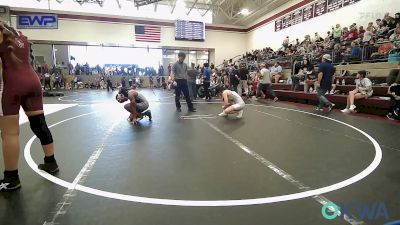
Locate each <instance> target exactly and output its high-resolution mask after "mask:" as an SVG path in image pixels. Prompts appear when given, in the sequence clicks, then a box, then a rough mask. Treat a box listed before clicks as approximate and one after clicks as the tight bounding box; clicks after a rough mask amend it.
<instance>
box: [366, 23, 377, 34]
mask: <svg viewBox="0 0 400 225" xmlns="http://www.w3.org/2000/svg"><path fill="white" fill-rule="evenodd" d="M368 28H369V29H370V31H371V32H372V33H373V34H375V33H376V30H377V29H376V27H375V26H374V23H373V22H369V23H368V27H367V29H366V30H368Z"/></svg>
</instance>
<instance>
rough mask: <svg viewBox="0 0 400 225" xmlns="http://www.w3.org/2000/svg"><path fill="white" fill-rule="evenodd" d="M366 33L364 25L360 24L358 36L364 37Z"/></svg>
mask: <svg viewBox="0 0 400 225" xmlns="http://www.w3.org/2000/svg"><path fill="white" fill-rule="evenodd" d="M364 33H365V30H364V27H363V26H360V28H358V37H360V38H362V37H364Z"/></svg>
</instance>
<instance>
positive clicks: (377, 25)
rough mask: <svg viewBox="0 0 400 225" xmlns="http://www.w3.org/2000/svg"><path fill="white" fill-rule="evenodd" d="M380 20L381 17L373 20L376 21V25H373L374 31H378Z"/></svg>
mask: <svg viewBox="0 0 400 225" xmlns="http://www.w3.org/2000/svg"><path fill="white" fill-rule="evenodd" d="M381 22H382V20H381V19H376V21H375V23H376V25H375V28H376V31H378V28H379V27H380V26H381Z"/></svg>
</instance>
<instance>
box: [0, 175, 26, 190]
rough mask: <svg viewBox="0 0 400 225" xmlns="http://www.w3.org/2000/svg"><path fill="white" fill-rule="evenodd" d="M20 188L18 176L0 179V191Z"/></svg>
mask: <svg viewBox="0 0 400 225" xmlns="http://www.w3.org/2000/svg"><path fill="white" fill-rule="evenodd" d="M19 188H21V183H20V181H19V177H4V179H3V180H0V192H7V191H15V190H17V189H19Z"/></svg>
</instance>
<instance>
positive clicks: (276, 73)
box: [270, 61, 282, 84]
mask: <svg viewBox="0 0 400 225" xmlns="http://www.w3.org/2000/svg"><path fill="white" fill-rule="evenodd" d="M270 71H271V75H272V77H273V79H274V81H275V84H277V83H279V79H280V78H281V77H282V66H280V65H279V62H277V61H276V62H275V64H274V66H273V67H271V68H270Z"/></svg>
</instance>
